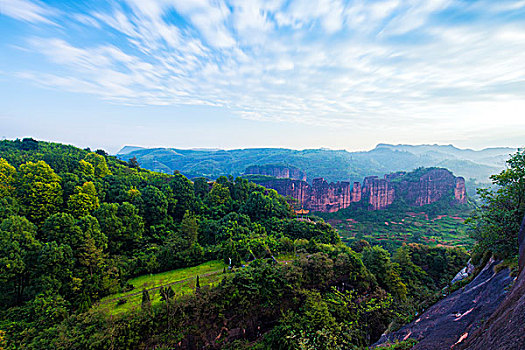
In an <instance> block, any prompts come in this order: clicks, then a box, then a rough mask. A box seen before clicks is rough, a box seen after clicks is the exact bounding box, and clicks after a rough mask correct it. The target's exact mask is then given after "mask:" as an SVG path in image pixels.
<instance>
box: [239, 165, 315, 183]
mask: <svg viewBox="0 0 525 350" xmlns="http://www.w3.org/2000/svg"><path fill="white" fill-rule="evenodd" d="M244 174H245V175H266V176H273V177H276V178H278V179H293V180H302V181H306V174H305V172H304V171H302V170H301V169H299V168H296V167H293V166H285V165H275V164H265V165H252V166H249V167H248V168H246V170H245V171H244Z"/></svg>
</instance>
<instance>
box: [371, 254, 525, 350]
mask: <svg viewBox="0 0 525 350" xmlns="http://www.w3.org/2000/svg"><path fill="white" fill-rule="evenodd" d="M497 264H498V262H497V261H494V260H492V259H491V260H490V261H489V262H488V263H487V265H486V266H485V268H484V269H483V270H482V271H481V272H480V273H479V274H478V276H476V278H474V280H473V281H472V282H470V283H469V284H468V285H467V286H465V287H464V288H462V289H459V290H457V291H456V292H454V293H452V294H450V295H449V296H448V297H447V298H445V299H443V300H441V301H439V302H438V303H436V304H434V305H433V306H432V307H430V308H429V309H428V310H427V311H425V312H424V313H423V314H422V315H421V317H419V318H417V319H416V320H415V321H414V322H412V323H410V324H408V325H406V326H404V327H403V328H401V329H400V330H398V331H396V332H393V333H391V334H388V335H384V336H382V337H381V339H380V340H379V342H377V343H376V344H375V345H379V344H383V343H387V342H395V341H396V340H399V341H401V340H406V339H408V338H413V339H416V340H418V341H419V343H418V344H417V345H416V346H415V347H414V348H413V349H414V350H438V349H451V348H454V349H455V348H456V346H457V345H459V344H460V343H462V342H463V341H464V340H465V339H466V338H467V337H468V334H470V333H472V332H474V331H475V330H476V329H477V328H479V327H480V325H481V324H482V323H483V321H484V320H486V319H487V318H489V317H490V315H491V314H492V313H493V312H494V311H495V310H496V309H497V308H498V306H499V305H500V304H501V303H502V301H503V300H504V299H505V296H506V295H507V292H506V291H505V288H506V287H507V286H508V285H509V284H510V283H511V281H512V278H511V277H510V276H509V270H508V269H503V270H501V271H499V272H498V273H495V272H494V267H495V266H496V265H497ZM522 315H523V314H522ZM469 349H470V348H469ZM480 349H481V348H480ZM483 349H500V348H498V347H495V348H492V347H483Z"/></svg>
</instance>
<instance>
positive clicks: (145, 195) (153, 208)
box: [141, 185, 168, 227]
mask: <svg viewBox="0 0 525 350" xmlns="http://www.w3.org/2000/svg"><path fill="white" fill-rule="evenodd" d="M141 196H142V200H143V204H142V212H143V215H142V216H143V217H144V219H145V220H146V224H147V225H148V227H149V226H152V225H158V224H162V223H165V222H166V219H167V213H168V199H167V198H166V195H165V194H164V193H163V192H162V191H161V190H159V189H158V188H157V187H155V186H151V185H149V186H147V187H146V188H144V190H142V193H141Z"/></svg>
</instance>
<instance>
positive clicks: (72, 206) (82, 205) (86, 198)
mask: <svg viewBox="0 0 525 350" xmlns="http://www.w3.org/2000/svg"><path fill="white" fill-rule="evenodd" d="M67 206H68V210H69V212H70V213H71V214H73V215H74V216H76V217H81V216H86V215H88V214H90V213H92V212H93V211H94V210H96V209H97V208H98V207H99V201H98V196H97V190H96V188H95V185H94V184H93V182H85V183H84V184H83V185H82V186H77V187H76V189H75V194H73V195H71V196H70V197H69V200H68V203H67Z"/></svg>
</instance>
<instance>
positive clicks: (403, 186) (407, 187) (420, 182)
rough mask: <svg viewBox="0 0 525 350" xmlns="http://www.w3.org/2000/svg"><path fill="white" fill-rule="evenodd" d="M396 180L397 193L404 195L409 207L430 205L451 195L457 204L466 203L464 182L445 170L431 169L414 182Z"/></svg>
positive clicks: (412, 180)
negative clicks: (397, 181)
mask: <svg viewBox="0 0 525 350" xmlns="http://www.w3.org/2000/svg"><path fill="white" fill-rule="evenodd" d="M396 179H401V181H399V183H398V185H397V187H398V190H399V191H401V192H403V193H406V195H405V200H406V202H407V203H408V204H409V205H415V206H422V205H426V204H432V203H434V202H437V201H439V200H440V199H441V198H443V197H445V196H449V195H453V196H454V200H455V201H456V202H457V203H460V204H465V203H466V202H467V197H466V190H465V180H464V179H463V178H462V177H455V176H454V175H453V174H452V173H451V172H450V171H448V170H447V169H431V170H429V171H427V172H426V173H424V174H423V175H422V176H420V177H419V178H418V179H417V180H416V181H414V179H410V180H408V181H402V179H403V177H397V178H396Z"/></svg>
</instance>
